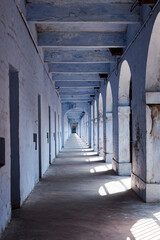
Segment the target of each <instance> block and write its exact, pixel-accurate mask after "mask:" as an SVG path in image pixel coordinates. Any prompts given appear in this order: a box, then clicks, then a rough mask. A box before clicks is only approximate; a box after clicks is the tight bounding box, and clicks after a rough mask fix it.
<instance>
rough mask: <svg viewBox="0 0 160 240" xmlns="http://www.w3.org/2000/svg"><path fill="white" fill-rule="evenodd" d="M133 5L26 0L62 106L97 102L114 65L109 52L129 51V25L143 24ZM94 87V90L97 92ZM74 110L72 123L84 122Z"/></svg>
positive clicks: (118, 0) (115, 0) (114, 0)
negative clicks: (112, 49) (95, 100)
mask: <svg viewBox="0 0 160 240" xmlns="http://www.w3.org/2000/svg"><path fill="white" fill-rule="evenodd" d="M133 2H134V1H133V0H88V1H87V0H86V1H83V0H82V1H79V0H26V19H27V21H28V22H29V23H30V24H34V25H35V26H36V31H37V45H38V46H39V47H41V48H42V49H43V52H44V61H45V62H46V63H47V64H48V69H49V72H50V73H51V76H52V79H53V81H54V82H55V87H56V89H57V90H58V92H59V94H60V98H61V102H62V103H78V102H84V103H86V102H88V101H92V100H93V95H95V94H96V91H97V87H98V88H100V86H101V82H102V81H104V78H100V76H99V74H101V73H103V74H109V73H110V64H113V63H114V62H115V61H116V58H117V56H112V54H111V52H110V48H115V49H116V48H125V47H126V41H125V37H126V35H125V33H126V30H127V26H128V24H130V25H135V24H139V23H140V9H139V7H136V8H135V9H134V11H132V12H131V11H130V9H131V6H132V4H133ZM95 88H96V89H95ZM81 114H82V111H80V112H77V111H71V112H70V113H68V118H69V119H72V117H73V118H75V116H76V115H77V116H78V117H80V116H81Z"/></svg>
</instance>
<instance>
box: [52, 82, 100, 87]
mask: <svg viewBox="0 0 160 240" xmlns="http://www.w3.org/2000/svg"><path fill="white" fill-rule="evenodd" d="M55 87H56V88H70V87H71V88H72V87H76V88H79V87H81V88H86V87H91V88H93V87H100V82H96V81H94V82H91V81H89V82H85V84H84V82H83V81H82V82H81V81H79V82H74V81H69V82H66V81H57V82H55Z"/></svg>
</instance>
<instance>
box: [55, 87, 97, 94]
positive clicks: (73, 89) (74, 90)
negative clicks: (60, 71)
mask: <svg viewBox="0 0 160 240" xmlns="http://www.w3.org/2000/svg"><path fill="white" fill-rule="evenodd" d="M58 91H59V93H60V94H68V93H69V94H72V93H76V94H83V93H88V94H90V93H93V92H95V90H94V88H89V87H86V88H78V89H77V88H76V87H71V88H70V89H69V90H68V89H67V88H60V89H59V90H58Z"/></svg>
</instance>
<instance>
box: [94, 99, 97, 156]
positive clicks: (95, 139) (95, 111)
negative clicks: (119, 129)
mask: <svg viewBox="0 0 160 240" xmlns="http://www.w3.org/2000/svg"><path fill="white" fill-rule="evenodd" d="M94 151H96V152H97V101H96V100H95V101H94Z"/></svg>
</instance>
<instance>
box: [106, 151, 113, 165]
mask: <svg viewBox="0 0 160 240" xmlns="http://www.w3.org/2000/svg"><path fill="white" fill-rule="evenodd" d="M112 158H113V154H112V153H107V154H106V156H105V162H106V163H112Z"/></svg>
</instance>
